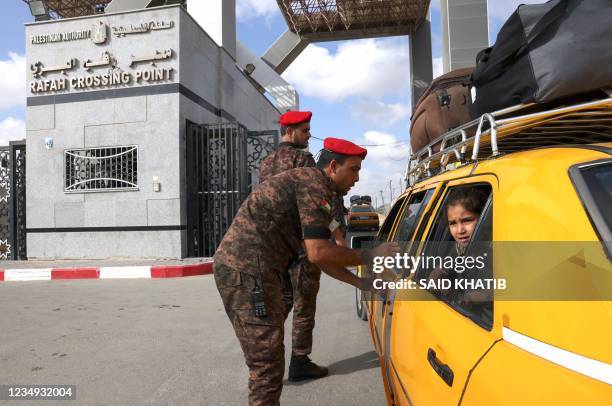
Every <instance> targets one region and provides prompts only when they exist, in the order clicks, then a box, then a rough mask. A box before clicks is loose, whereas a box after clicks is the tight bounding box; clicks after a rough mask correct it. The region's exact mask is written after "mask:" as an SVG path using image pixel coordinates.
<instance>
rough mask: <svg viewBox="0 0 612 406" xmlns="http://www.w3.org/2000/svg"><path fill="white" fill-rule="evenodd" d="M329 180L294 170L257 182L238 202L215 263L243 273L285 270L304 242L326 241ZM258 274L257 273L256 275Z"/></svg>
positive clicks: (305, 170) (320, 173) (316, 173)
mask: <svg viewBox="0 0 612 406" xmlns="http://www.w3.org/2000/svg"><path fill="white" fill-rule="evenodd" d="M334 194H335V193H334V192H333V189H332V183H331V179H329V177H327V175H325V173H324V172H323V171H321V170H320V169H318V168H310V167H309V168H296V169H290V170H288V171H285V172H283V173H281V174H279V175H277V176H273V177H271V178H270V179H268V180H267V181H266V182H264V183H262V184H260V185H259V186H258V187H257V188H256V189H255V190H254V191H253V192H252V193H251V194H250V195H249V196H248V197H247V198H246V200H245V201H244V203H242V206H240V209H239V210H238V213H237V214H236V217H234V221H233V222H232V224H231V225H230V228H229V229H228V231H227V233H226V234H225V236H224V237H223V240H222V241H221V244H220V245H219V248H218V249H217V251H216V253H215V263H220V264H224V265H226V266H228V267H230V268H233V269H236V270H239V271H240V272H246V273H258V272H268V271H275V272H284V271H285V270H286V269H287V267H288V266H289V264H290V263H291V262H293V261H294V260H295V259H296V258H297V257H298V255H299V253H300V251H301V250H302V241H303V240H304V239H328V238H329V237H330V234H331V233H330V226H331V223H332V218H331V199H332V197H333V195H334ZM256 276H257V275H256Z"/></svg>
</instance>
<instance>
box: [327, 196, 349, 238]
mask: <svg viewBox="0 0 612 406" xmlns="http://www.w3.org/2000/svg"><path fill="white" fill-rule="evenodd" d="M331 206H332V213H331V214H332V219H333V220H334V221H333V222H332V224H333V226H334V227H331V230H332V231H333V230H334V229H335V228H337V227H340V232H341V233H342V236H343V237H345V238H346V217H344V199H343V198H342V197H341V196H340V195H338V194H337V193H334V197H333V198H332V203H331Z"/></svg>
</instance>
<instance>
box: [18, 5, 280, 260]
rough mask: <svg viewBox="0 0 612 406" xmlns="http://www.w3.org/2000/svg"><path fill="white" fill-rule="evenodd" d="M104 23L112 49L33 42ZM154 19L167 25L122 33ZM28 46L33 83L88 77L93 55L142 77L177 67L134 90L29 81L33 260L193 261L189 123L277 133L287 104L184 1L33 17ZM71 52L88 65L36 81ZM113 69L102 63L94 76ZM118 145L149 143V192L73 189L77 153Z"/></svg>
mask: <svg viewBox="0 0 612 406" xmlns="http://www.w3.org/2000/svg"><path fill="white" fill-rule="evenodd" d="M100 21H101V22H103V23H104V24H106V26H107V40H106V41H105V42H104V43H103V44H95V43H94V42H93V39H92V38H86V39H81V40H74V41H61V42H53V43H43V44H33V43H32V38H41V37H40V36H44V35H52V34H57V33H69V32H73V31H83V30H88V29H91V27H92V26H93V24H98V23H99V22H100ZM150 22H154V25H153V26H157V27H162V28H165V29H158V30H153V29H150V28H151V27H152V26H150V25H147V26H148V27H149V30H147V32H141V33H137V32H127V31H126V33H125V35H116V34H115V33H117V32H121V31H120V30H121V29H124V30H128V31H129V30H138V29H139V27H141V29H142V27H146V26H144V25H143V24H149V23H150ZM170 22H172V27H171V28H169V24H170ZM160 23H163V24H166V26H160V25H159V24H160ZM156 24H157V25H156ZM42 38H46V37H42ZM56 38H57V37H56ZM26 42H27V47H26V53H27V66H28V73H27V78H28V79H27V80H28V82H32V81H34V82H40V81H41V80H43V79H44V80H58V79H62V78H64V79H67V80H68V81H69V80H71V78H75V77H85V76H88V75H90V73H88V72H87V71H86V70H85V69H84V66H83V65H84V61H87V60H90V61H94V62H95V61H102V60H103V59H102V53H103V52H104V51H107V52H109V53H110V54H111V55H112V56H113V57H115V58H116V60H117V63H116V68H115V69H120V70H122V71H124V72H129V73H130V74H131V75H132V78H133V79H134V78H135V75H136V72H138V71H145V70H150V69H163V68H166V69H170V68H172V69H173V72H172V74H171V76H169V77H168V78H164V80H159V81H154V82H150V83H146V82H144V81H140V82H137V81H135V80H132V81H131V82H130V83H129V84H127V85H118V86H99V87H94V88H87V89H85V90H81V89H74V88H73V87H71V86H69V88H68V89H66V90H60V91H42V92H35V91H32V90H31V89H30V88H29V94H28V107H27V138H26V148H27V154H26V157H27V175H26V176H27V181H26V197H27V200H26V222H27V229H28V257H29V258H108V257H140V258H142V257H170V258H176V257H183V256H185V255H186V242H185V238H186V232H185V231H184V230H185V227H186V214H185V213H186V210H185V206H186V203H185V199H186V196H185V157H186V151H185V132H186V131H185V130H186V122H187V120H190V121H192V122H195V123H201V124H207V123H217V122H221V121H237V122H239V123H240V124H242V125H244V126H245V127H247V129H249V130H271V129H277V127H278V115H279V113H278V111H277V110H276V109H275V108H274V106H272V104H271V103H270V102H269V101H268V100H267V99H266V98H265V97H264V96H263V95H262V94H261V93H259V91H258V90H257V89H256V88H255V87H253V86H252V85H251V84H250V83H249V82H248V79H247V78H246V77H245V76H244V74H243V73H242V72H241V71H240V70H239V69H238V68H237V67H236V66H235V63H234V60H233V59H232V57H231V56H230V55H229V54H228V53H227V52H226V51H225V50H224V49H222V48H219V47H218V46H217V45H216V44H215V42H214V41H213V40H212V39H211V38H210V37H209V36H208V35H207V34H206V33H205V32H204V31H203V30H202V29H201V28H200V27H199V26H198V25H197V24H196V23H195V21H194V20H193V19H192V18H191V16H189V15H188V14H187V13H186V12H185V11H184V10H183V9H182V8H180V7H179V6H170V7H159V8H153V9H145V10H139V11H135V12H134V11H133V12H124V13H117V14H109V15H101V16H90V17H84V18H76V19H66V20H58V21H52V22H41V23H33V24H30V25H28V26H27V28H26ZM167 49H171V50H172V56H171V58H165V59H159V60H155V61H150V62H142V63H137V64H135V65H132V66H130V61H131V60H132V58H133V57H143V56H145V57H146V56H150V55H156V54H157V55H160V54H161V53H162V52H163V51H165V50H167ZM71 59H77V60H78V63H77V64H76V66H75V68H73V69H70V70H67V71H66V72H65V73H62V72H59V71H55V72H48V73H45V74H44V76H41V77H40V78H36V77H34V76H33V73H32V72H31V70H30V68H29V67H30V65H34V64H35V63H37V62H41V63H42V64H43V65H44V67H54V66H61V65H62V63H64V64H65V63H66V61H69V60H71ZM151 62H153V63H154V65H152V64H151ZM108 69H109V67H100V68H93V69H92V71H91V74H101V73H102V72H105V71H107V70H108ZM75 80H76V79H75ZM37 86H41V85H37ZM37 86H34V88H33V89H37V88H38V87H37ZM47 138H52V139H53V147H52V148H51V149H47V148H46V146H45V140H46V139H47ZM117 145H138V148H139V151H138V153H139V158H138V161H139V162H138V190H136V191H123V192H97V193H66V192H65V191H64V173H65V168H64V150H65V149H71V148H83V147H98V146H117ZM154 178H157V180H158V182H159V183H160V184H161V188H160V190H159V191H154V188H153V182H154Z"/></svg>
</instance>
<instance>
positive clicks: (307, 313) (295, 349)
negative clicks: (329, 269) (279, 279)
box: [283, 257, 321, 355]
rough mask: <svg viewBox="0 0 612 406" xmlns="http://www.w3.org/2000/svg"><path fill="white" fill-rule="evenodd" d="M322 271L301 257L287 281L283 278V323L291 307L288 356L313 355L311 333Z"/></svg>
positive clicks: (293, 265)
mask: <svg viewBox="0 0 612 406" xmlns="http://www.w3.org/2000/svg"><path fill="white" fill-rule="evenodd" d="M320 280H321V270H320V269H319V268H318V267H316V266H315V265H313V264H311V263H310V262H309V261H308V259H307V258H306V257H300V258H299V259H298V260H297V261H296V262H294V263H293V264H292V265H291V267H290V268H289V278H286V277H285V278H283V302H284V303H285V319H286V318H287V316H289V312H290V311H291V308H292V307H293V328H292V334H291V347H292V349H291V354H292V355H308V354H310V353H311V352H312V331H313V330H314V327H315V312H316V310H317V293H319V284H320Z"/></svg>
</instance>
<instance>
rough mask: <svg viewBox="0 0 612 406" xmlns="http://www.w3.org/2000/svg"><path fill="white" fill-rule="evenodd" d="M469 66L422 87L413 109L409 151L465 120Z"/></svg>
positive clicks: (467, 117) (470, 71)
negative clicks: (422, 89) (426, 86)
mask: <svg viewBox="0 0 612 406" xmlns="http://www.w3.org/2000/svg"><path fill="white" fill-rule="evenodd" d="M473 69H474V68H462V69H456V70H454V71H451V72H448V73H446V74H444V75H442V76H439V77H437V78H436V79H434V80H433V81H432V82H431V84H430V85H429V87H428V88H427V89H425V91H424V92H423V94H422V95H421V97H420V98H419V101H418V102H417V104H416V106H415V108H414V112H413V114H412V119H411V123H410V146H411V147H412V152H416V151H418V150H420V149H421V148H423V147H425V146H426V145H427V144H429V143H430V142H431V141H433V140H435V139H436V138H438V137H439V136H440V135H442V134H444V133H445V132H447V131H449V130H451V129H453V128H455V127H458V126H460V125H461V124H464V123H466V122H467V121H469V119H470V114H469V111H468V99H467V97H468V88H467V85H468V80H469V78H470V74H471V73H472V70H473Z"/></svg>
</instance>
